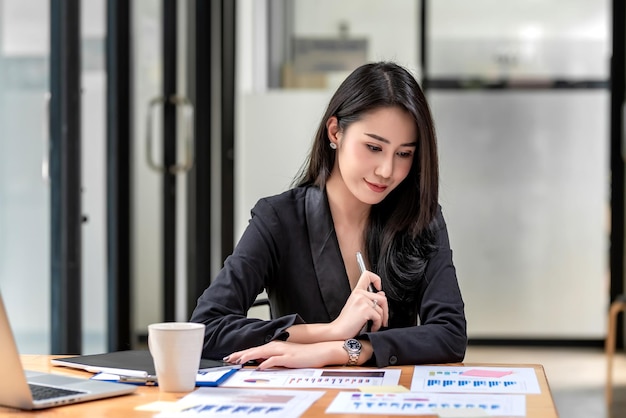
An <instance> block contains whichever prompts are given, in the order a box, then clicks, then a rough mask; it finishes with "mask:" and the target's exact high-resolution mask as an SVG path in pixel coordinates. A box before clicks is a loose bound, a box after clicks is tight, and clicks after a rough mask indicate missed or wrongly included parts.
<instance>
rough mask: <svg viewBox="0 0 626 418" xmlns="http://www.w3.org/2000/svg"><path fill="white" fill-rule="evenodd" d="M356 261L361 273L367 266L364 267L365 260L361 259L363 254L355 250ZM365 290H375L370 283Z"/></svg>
mask: <svg viewBox="0 0 626 418" xmlns="http://www.w3.org/2000/svg"><path fill="white" fill-rule="evenodd" d="M356 262H357V264H358V265H359V269H360V270H361V274H363V273H364V272H365V271H367V267H365V261H363V255H361V251H357V252H356ZM367 290H369V291H370V292H375V290H374V286H372V284H371V283H370V284H369V285H368V286H367Z"/></svg>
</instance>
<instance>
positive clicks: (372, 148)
mask: <svg viewBox="0 0 626 418" xmlns="http://www.w3.org/2000/svg"><path fill="white" fill-rule="evenodd" d="M367 147H368V148H369V149H370V151H372V152H376V151H382V149H381V148H380V147H377V146H376V145H371V144H367Z"/></svg>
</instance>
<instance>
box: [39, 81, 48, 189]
mask: <svg viewBox="0 0 626 418" xmlns="http://www.w3.org/2000/svg"><path fill="white" fill-rule="evenodd" d="M41 137H42V139H43V156H42V157H41V178H42V180H43V181H44V182H46V183H49V182H50V93H49V92H47V93H46V94H45V95H44V111H43V122H42V128H41Z"/></svg>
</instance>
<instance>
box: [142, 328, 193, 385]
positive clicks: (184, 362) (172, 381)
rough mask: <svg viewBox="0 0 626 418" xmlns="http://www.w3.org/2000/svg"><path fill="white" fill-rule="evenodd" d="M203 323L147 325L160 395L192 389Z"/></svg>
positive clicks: (149, 345)
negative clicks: (161, 393)
mask: <svg viewBox="0 0 626 418" xmlns="http://www.w3.org/2000/svg"><path fill="white" fill-rule="evenodd" d="M204 328H205V326H204V324H197V323H193V322H162V323H157V324H150V325H148V347H149V349H150V354H151V355H152V359H153V360H154V368H155V369H156V374H157V380H158V382H159V388H160V390H161V391H162V392H191V391H192V390H193V389H194V388H195V386H196V377H197V374H198V368H199V367H200V358H201V356H202V346H203V342H204Z"/></svg>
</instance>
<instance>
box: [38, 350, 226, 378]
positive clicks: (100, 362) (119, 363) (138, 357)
mask: <svg viewBox="0 0 626 418" xmlns="http://www.w3.org/2000/svg"><path fill="white" fill-rule="evenodd" d="M50 363H52V364H53V365H55V366H66V367H72V368H75V369H82V370H87V371H90V372H98V371H102V370H104V369H122V370H134V371H139V372H146V373H147V374H148V375H155V374H156V372H155V370H154V363H153V361H152V355H151V354H150V351H148V350H124V351H113V352H111V353H103V354H91V355H83V356H75V357H62V358H57V359H53V360H50ZM214 367H233V365H232V364H230V363H226V362H223V361H219V360H210V359H201V360H200V369H209V368H214Z"/></svg>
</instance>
